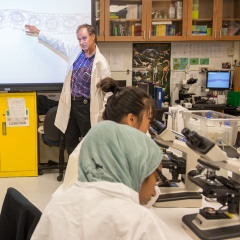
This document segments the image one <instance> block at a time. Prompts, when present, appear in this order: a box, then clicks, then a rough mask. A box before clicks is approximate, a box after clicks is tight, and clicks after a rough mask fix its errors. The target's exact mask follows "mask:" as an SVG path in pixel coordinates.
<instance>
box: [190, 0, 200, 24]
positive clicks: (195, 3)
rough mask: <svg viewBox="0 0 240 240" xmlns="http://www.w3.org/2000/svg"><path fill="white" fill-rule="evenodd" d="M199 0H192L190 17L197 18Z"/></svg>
mask: <svg viewBox="0 0 240 240" xmlns="http://www.w3.org/2000/svg"><path fill="white" fill-rule="evenodd" d="M198 8H199V0H193V8H192V18H193V19H198Z"/></svg>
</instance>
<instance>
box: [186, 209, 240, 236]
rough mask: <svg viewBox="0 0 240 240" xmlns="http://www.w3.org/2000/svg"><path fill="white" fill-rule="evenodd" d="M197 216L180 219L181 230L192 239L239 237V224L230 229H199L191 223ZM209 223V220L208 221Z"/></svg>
mask: <svg viewBox="0 0 240 240" xmlns="http://www.w3.org/2000/svg"><path fill="white" fill-rule="evenodd" d="M196 216H197V214H196V213H194V214H190V215H185V216H183V218H182V221H183V228H184V229H185V230H186V232H187V233H188V234H189V235H190V236H191V237H192V238H193V239H203V240H222V239H239V237H240V224H238V225H235V226H230V227H221V226H220V225H219V227H217V228H215V229H210V230H201V229H199V228H198V227H197V226H196V225H195V224H194V223H193V221H194V220H195V219H196ZM208 221H211V220H208Z"/></svg>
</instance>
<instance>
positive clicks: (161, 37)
mask: <svg viewBox="0 0 240 240" xmlns="http://www.w3.org/2000/svg"><path fill="white" fill-rule="evenodd" d="M147 7H148V8H147V10H148V11H147V35H146V36H147V39H146V40H147V41H182V40H186V30H187V0H181V1H171V0H152V1H148V6H147Z"/></svg>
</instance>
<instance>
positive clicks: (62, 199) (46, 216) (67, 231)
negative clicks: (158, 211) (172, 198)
mask: <svg viewBox="0 0 240 240" xmlns="http://www.w3.org/2000/svg"><path fill="white" fill-rule="evenodd" d="M31 239H32V240H48V239H49V240H66V239H71V240H75V239H76V240H79V239H81V240H92V239H98V240H107V239H109V240H115V239H116V240H117V239H124V240H140V239H144V240H146V239H151V240H152V239H158V240H161V239H169V240H172V239H177V237H175V236H174V235H173V233H172V232H171V230H170V229H169V228H168V226H167V225H166V224H165V223H164V221H162V220H161V219H160V218H158V217H157V216H156V215H155V214H154V213H152V212H151V211H149V210H148V209H147V208H145V207H143V206H141V205H140V204H139V196H138V193H137V192H135V191H134V190H132V189H130V188H129V187H127V186H126V185H124V184H122V183H112V182H91V183H89V182H84V183H83V182H79V181H77V182H75V183H74V184H73V186H72V187H71V188H69V189H68V190H67V191H65V192H63V193H62V194H60V195H57V196H55V197H53V198H52V200H51V201H50V203H49V204H48V205H47V206H46V208H45V209H44V211H43V214H42V217H41V219H40V221H39V223H38V225H37V227H36V229H35V231H34V233H33V236H32V238H31Z"/></svg>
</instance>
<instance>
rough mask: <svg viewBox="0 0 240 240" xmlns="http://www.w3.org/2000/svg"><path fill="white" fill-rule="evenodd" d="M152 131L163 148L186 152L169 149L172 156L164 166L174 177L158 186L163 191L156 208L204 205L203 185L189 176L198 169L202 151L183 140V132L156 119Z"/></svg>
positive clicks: (163, 162) (168, 153) (164, 178)
mask: <svg viewBox="0 0 240 240" xmlns="http://www.w3.org/2000/svg"><path fill="white" fill-rule="evenodd" d="M150 124H151V127H150V130H151V131H152V132H153V133H154V134H155V138H154V140H155V142H156V143H157V144H158V145H159V146H160V147H162V148H163V149H168V148H169V147H171V148H173V149H176V150H178V151H181V152H182V157H178V156H176V155H175V154H173V153H171V152H168V151H166V155H167V156H168V159H167V160H166V159H163V160H162V167H163V168H167V169H169V172H170V173H171V176H172V179H167V178H166V177H165V176H163V177H162V181H159V183H158V186H159V188H160V190H161V194H160V196H159V198H158V199H157V201H156V202H155V204H154V207H180V208H183V207H201V206H202V196H201V194H200V193H199V192H198V191H199V187H198V186H197V185H196V184H195V183H193V182H191V181H190V180H189V179H188V173H189V172H191V171H192V170H195V167H196V165H197V160H198V159H199V154H197V153H196V152H195V151H193V150H192V149H191V148H189V147H188V146H187V145H186V143H185V142H184V141H183V139H181V138H182V137H184V136H183V135H181V134H179V133H178V132H175V131H173V130H171V129H169V128H167V127H166V125H165V124H163V123H161V122H159V121H157V120H155V119H153V120H151V123H150Z"/></svg>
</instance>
